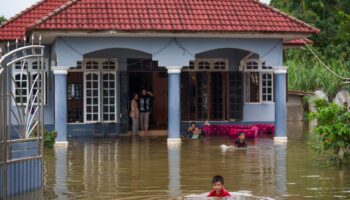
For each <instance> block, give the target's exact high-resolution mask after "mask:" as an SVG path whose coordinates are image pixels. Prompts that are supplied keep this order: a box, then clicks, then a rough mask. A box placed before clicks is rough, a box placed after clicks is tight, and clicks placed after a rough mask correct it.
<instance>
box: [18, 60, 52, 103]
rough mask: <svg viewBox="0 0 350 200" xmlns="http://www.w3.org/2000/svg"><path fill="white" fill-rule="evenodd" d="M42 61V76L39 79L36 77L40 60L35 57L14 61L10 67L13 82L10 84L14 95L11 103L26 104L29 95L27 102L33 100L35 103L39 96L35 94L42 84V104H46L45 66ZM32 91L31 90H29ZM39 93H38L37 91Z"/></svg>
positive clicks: (39, 67)
mask: <svg viewBox="0 0 350 200" xmlns="http://www.w3.org/2000/svg"><path fill="white" fill-rule="evenodd" d="M45 62H47V61H44V76H43V78H42V79H41V77H39V78H38V79H36V77H37V74H39V73H40V72H39V71H38V69H41V66H40V65H41V62H38V61H37V60H36V59H27V60H23V61H20V62H16V63H15V64H14V66H13V68H12V74H13V78H14V84H12V92H13V94H14V96H15V98H14V101H13V103H14V104H17V105H22V104H23V105H26V104H27V102H28V96H29V95H31V97H30V99H29V102H31V101H34V103H37V102H38V100H39V96H38V95H37V96H35V95H36V94H37V92H38V91H39V90H40V89H41V84H44V85H43V88H44V91H43V93H42V94H43V95H44V104H46V76H47V68H46V65H45ZM30 91H32V92H30ZM38 94H39V93H38Z"/></svg>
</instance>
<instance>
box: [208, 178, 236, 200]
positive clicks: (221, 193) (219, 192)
mask: <svg viewBox="0 0 350 200" xmlns="http://www.w3.org/2000/svg"><path fill="white" fill-rule="evenodd" d="M212 184H213V189H212V190H211V191H210V192H209V194H208V197H216V199H221V197H227V196H231V194H230V193H229V192H228V191H227V190H226V189H225V188H224V178H223V177H222V176H220V175H217V176H214V177H213V179H212Z"/></svg>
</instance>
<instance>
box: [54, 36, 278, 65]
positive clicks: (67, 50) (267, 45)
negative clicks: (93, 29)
mask: <svg viewBox="0 0 350 200" xmlns="http://www.w3.org/2000/svg"><path fill="white" fill-rule="evenodd" d="M173 39H174V38H167V37H159V38H151V37H144V38H141V37H140V38H135V37H133V38H128V37H120V38H118V37H61V38H58V39H56V40H55V44H54V46H53V55H55V56H56V60H57V66H75V65H76V61H77V60H82V58H83V55H85V54H87V53H91V52H94V51H97V50H102V49H110V48H128V49H134V50H138V51H142V52H145V53H149V54H152V55H153V60H158V61H159V64H160V65H161V66H186V65H188V61H189V60H193V59H194V57H195V55H196V54H198V53H202V52H206V51H210V50H214V49H220V48H235V49H242V50H245V51H249V52H254V53H256V54H258V55H259V56H260V58H261V59H263V60H266V62H267V65H271V66H281V65H282V63H283V62H282V50H283V45H282V40H281V39H254V38H250V39H242V38H239V39H238V38H236V39H235V38H177V43H176V42H172V41H173ZM179 45H180V46H179ZM165 47H166V48H165Z"/></svg>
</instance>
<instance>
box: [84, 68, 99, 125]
mask: <svg viewBox="0 0 350 200" xmlns="http://www.w3.org/2000/svg"><path fill="white" fill-rule="evenodd" d="M90 74H91V75H94V74H95V75H97V82H98V85H97V94H98V95H100V93H101V90H100V88H101V78H100V73H99V72H95V71H89V72H84V122H85V123H96V122H99V121H100V119H101V118H100V115H101V112H100V105H101V100H100V96H99V97H98V98H97V120H93V115H94V114H95V112H94V111H93V110H92V111H91V112H89V114H92V120H89V121H88V120H87V114H88V113H87V94H86V93H87V92H86V91H87V88H86V85H87V80H86V77H87V76H88V75H90ZM92 88H93V84H92V86H91V89H92ZM93 89H94V90H95V88H93ZM91 95H92V96H93V90H92V94H91ZM93 105H94V103H93V98H91V104H90V106H93Z"/></svg>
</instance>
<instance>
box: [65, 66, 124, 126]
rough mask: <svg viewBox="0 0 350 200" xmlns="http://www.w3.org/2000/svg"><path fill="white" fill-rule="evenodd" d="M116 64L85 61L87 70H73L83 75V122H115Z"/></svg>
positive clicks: (73, 117)
mask: <svg viewBox="0 0 350 200" xmlns="http://www.w3.org/2000/svg"><path fill="white" fill-rule="evenodd" d="M117 64H118V62H117V60H115V59H114V60H112V59H87V60H84V61H83V66H85V69H87V70H84V69H75V71H76V72H83V73H84V80H83V82H84V90H83V96H84V111H83V113H84V122H86V123H94V122H116V121H117V116H116V114H117V112H116V108H117V106H116V105H117V99H116V97H117V82H116V81H117V80H116V79H117V72H116V69H117ZM70 81H71V82H73V81H74V80H70ZM68 109H69V108H68ZM71 118H72V119H75V118H76V117H75V116H72V117H71Z"/></svg>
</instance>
